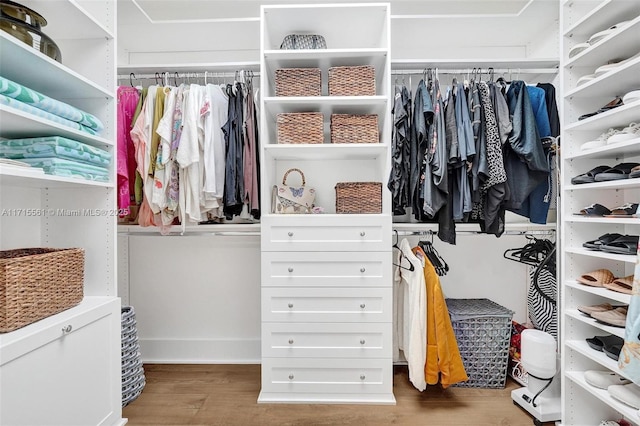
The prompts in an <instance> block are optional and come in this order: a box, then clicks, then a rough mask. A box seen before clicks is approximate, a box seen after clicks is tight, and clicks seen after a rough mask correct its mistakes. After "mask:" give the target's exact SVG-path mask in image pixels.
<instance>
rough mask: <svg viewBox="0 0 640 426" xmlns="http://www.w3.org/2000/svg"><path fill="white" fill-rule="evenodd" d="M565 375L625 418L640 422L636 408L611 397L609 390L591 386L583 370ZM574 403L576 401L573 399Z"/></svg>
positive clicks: (568, 372) (636, 422)
mask: <svg viewBox="0 0 640 426" xmlns="http://www.w3.org/2000/svg"><path fill="white" fill-rule="evenodd" d="M565 376H566V377H567V378H568V379H569V380H571V382H573V383H575V384H577V385H578V386H580V387H581V388H582V389H584V390H585V391H587V392H588V393H590V394H591V395H593V396H595V397H596V398H597V399H599V400H600V401H602V402H604V403H605V404H607V405H608V406H610V407H611V408H612V409H614V410H615V411H617V412H618V413H620V414H621V415H622V416H624V417H625V419H627V420H629V421H631V422H633V423H635V424H638V423H639V422H640V417H638V410H637V409H635V408H633V407H631V406H629V405H627V404H623V403H622V402H620V401H618V400H616V399H614V398H613V397H611V395H609V392H607V390H606V389H598V388H596V387H594V386H591V385H590V384H589V383H587V381H586V380H585V379H584V372H583V371H567V372H566V373H565ZM574 403H577V402H575V401H574ZM581 408H586V407H581Z"/></svg>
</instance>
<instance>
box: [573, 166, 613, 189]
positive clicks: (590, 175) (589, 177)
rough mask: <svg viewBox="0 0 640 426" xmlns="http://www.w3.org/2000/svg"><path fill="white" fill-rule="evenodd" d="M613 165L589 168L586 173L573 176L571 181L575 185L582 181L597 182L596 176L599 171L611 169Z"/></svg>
mask: <svg viewBox="0 0 640 426" xmlns="http://www.w3.org/2000/svg"><path fill="white" fill-rule="evenodd" d="M610 168H611V167H609V166H598V167H594V168H593V169H591V170H589V171H588V172H586V173H583V174H581V175H578V176H575V177H573V178H571V183H572V184H573V185H579V184H581V183H593V182H595V176H596V175H597V174H598V173H602V172H604V171H605V170H609V169H610Z"/></svg>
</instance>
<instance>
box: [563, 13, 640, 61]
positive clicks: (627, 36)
mask: <svg viewBox="0 0 640 426" xmlns="http://www.w3.org/2000/svg"><path fill="white" fill-rule="evenodd" d="M603 29H604V28H603ZM638 40H640V16H636V17H635V18H634V19H632V20H631V21H630V22H629V23H628V24H627V25H626V26H625V27H624V28H621V29H619V30H617V31H615V32H613V33H612V34H610V35H608V36H607V37H605V38H603V39H602V40H600V41H598V42H597V43H595V44H594V45H592V46H590V47H588V48H587V49H585V50H583V51H582V52H580V53H578V54H577V55H576V56H574V57H573V58H571V59H569V60H568V61H567V62H566V63H565V64H564V67H565V68H572V67H574V68H578V67H589V66H595V67H599V66H600V65H604V64H606V63H607V62H608V61H610V60H612V59H616V58H628V57H631V56H633V55H635V54H636V53H638ZM584 41H585V42H586V40H584Z"/></svg>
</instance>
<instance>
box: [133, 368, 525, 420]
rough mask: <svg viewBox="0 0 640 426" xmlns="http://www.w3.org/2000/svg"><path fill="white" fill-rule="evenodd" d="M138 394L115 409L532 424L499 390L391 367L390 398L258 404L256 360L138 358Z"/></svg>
mask: <svg viewBox="0 0 640 426" xmlns="http://www.w3.org/2000/svg"><path fill="white" fill-rule="evenodd" d="M145 375H146V378H147V385H146V386H145V388H144V391H143V392H142V395H140V397H138V399H136V400H135V401H133V402H132V403H130V404H129V405H128V406H127V407H125V408H124V409H123V416H124V417H126V418H128V419H129V422H128V423H127V425H128V426H137V425H165V426H171V425H173V426H178V425H180V426H184V425H196V426H197V425H200V426H212V425H242V426H248V425H260V426H268V425H274V426H276V425H277V426H287V425H296V426H298V425H321V426H322V425H326V426H333V425H358V426H370V425H371V426H377V425H380V426H382V425H433V426H440V425H442V426H449V425H474V426H501V425H504V426H532V425H533V420H532V418H531V417H530V416H529V414H527V413H526V412H525V411H523V410H522V409H521V408H520V407H518V406H516V405H514V404H513V402H512V400H511V390H513V389H516V388H518V387H519V385H518V384H517V383H515V382H513V381H510V380H508V381H507V386H506V387H505V389H479V388H457V387H451V388H448V389H442V388H441V387H440V386H429V387H428V388H427V389H426V390H425V391H424V392H419V391H418V390H416V389H415V388H414V387H413V386H412V385H411V383H410V382H409V380H408V374H407V369H406V367H395V369H394V386H393V390H394V395H395V397H396V401H397V405H395V406H385V405H382V406H378V405H328V404H318V405H316V404H258V403H257V402H256V401H257V399H258V394H259V393H260V366H259V365H161V364H150V365H145Z"/></svg>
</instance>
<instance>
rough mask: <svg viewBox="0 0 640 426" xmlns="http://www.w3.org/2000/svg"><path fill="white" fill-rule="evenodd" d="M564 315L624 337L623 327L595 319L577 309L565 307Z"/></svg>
mask: <svg viewBox="0 0 640 426" xmlns="http://www.w3.org/2000/svg"><path fill="white" fill-rule="evenodd" d="M565 316H566V317H569V318H573V319H576V320H578V321H580V322H583V323H585V324H589V325H591V326H593V327H596V328H598V329H600V330H602V331H604V332H605V333H609V334H613V335H615V336H618V337H622V338H623V339H624V327H614V326H611V325H607V324H605V323H602V322H599V321H596V320H595V319H593V318H591V317H588V316H586V315H585V314H583V313H582V312H580V311H578V310H577V309H566V311H565Z"/></svg>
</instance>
